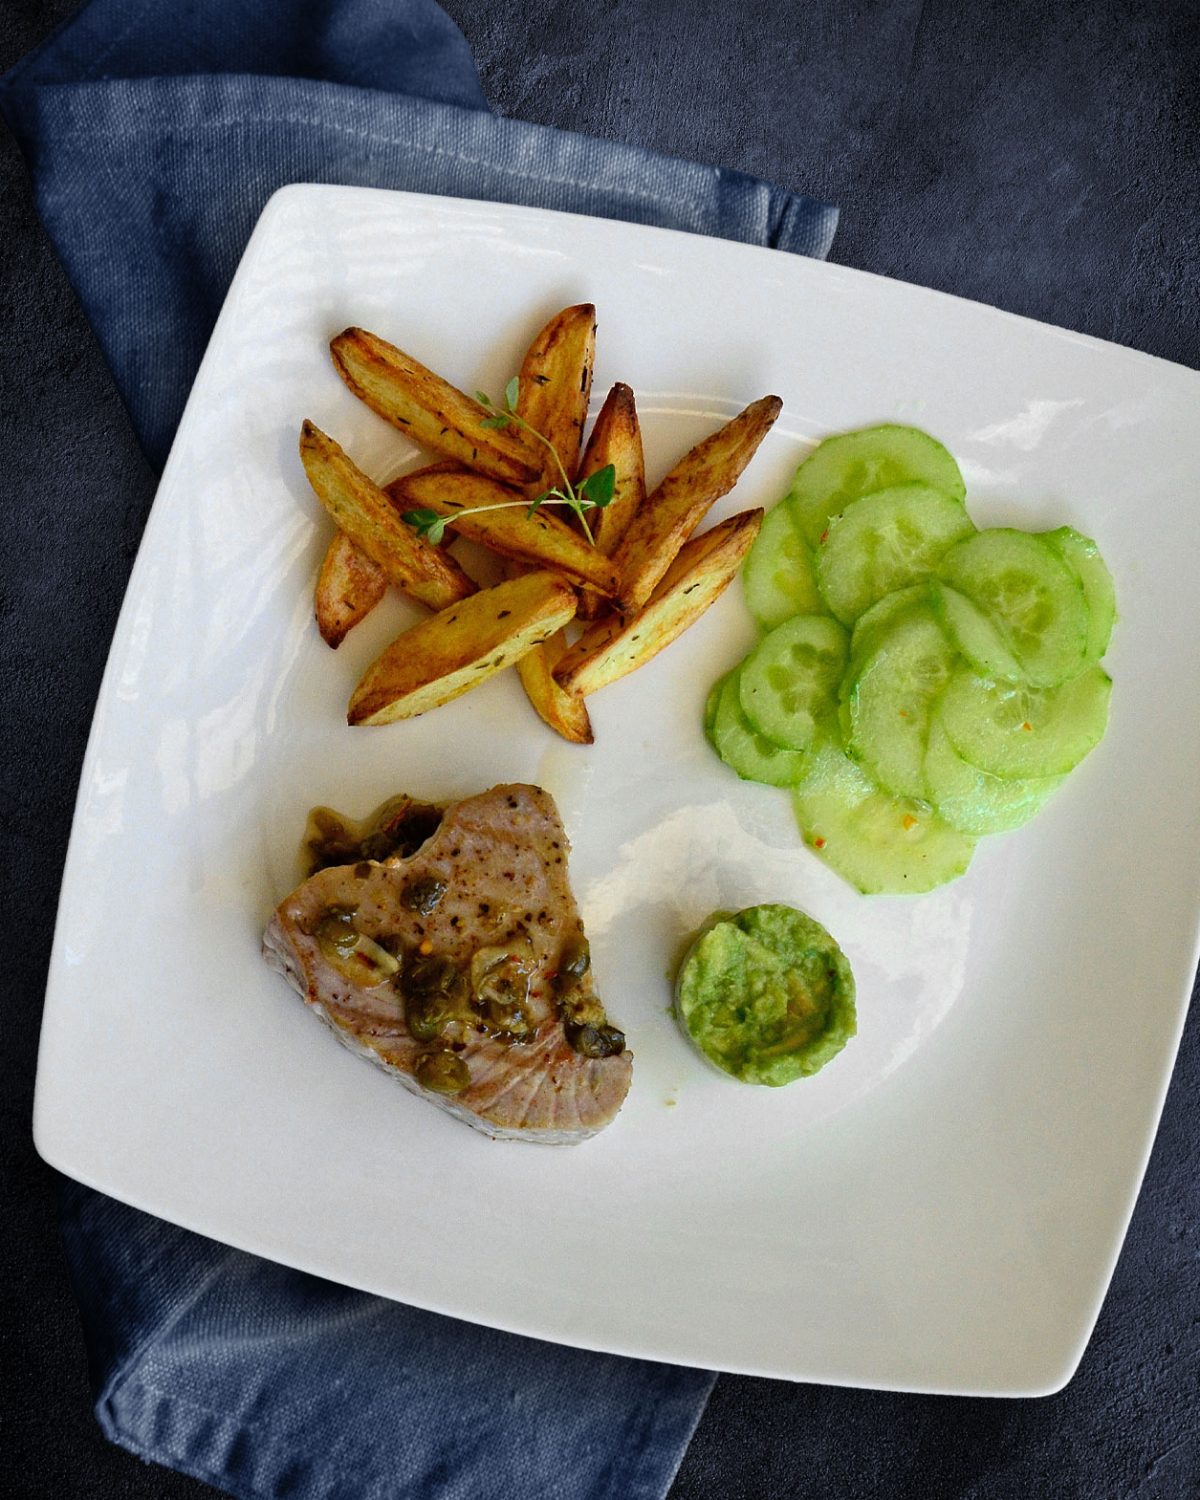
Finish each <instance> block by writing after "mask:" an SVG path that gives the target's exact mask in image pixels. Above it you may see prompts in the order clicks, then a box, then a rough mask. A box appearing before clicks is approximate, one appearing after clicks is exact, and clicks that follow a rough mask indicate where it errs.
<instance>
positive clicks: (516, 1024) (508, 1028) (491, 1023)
mask: <svg viewBox="0 0 1200 1500" xmlns="http://www.w3.org/2000/svg"><path fill="white" fill-rule="evenodd" d="M483 1018H484V1020H485V1021H486V1022H487V1024H488V1027H489V1029H491V1030H493V1031H497V1032H499V1033H500V1034H501V1035H502V1036H507V1037H511V1038H512V1039H513V1040H514V1041H522V1040H524V1038H525V1037H527V1036H528V1035H529V1029H530V1028H529V1021H528V1020H527V1019H526V1016H525V1012H524V1011H523V1010H522V1009H521V1007H520V1006H519V1005H515V1004H509V1005H506V1004H505V1003H504V1002H503V1001H501V1000H488V1001H486V1002H485V1003H484V1006H483Z"/></svg>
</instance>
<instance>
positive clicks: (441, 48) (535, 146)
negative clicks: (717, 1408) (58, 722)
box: [0, 0, 836, 1500]
mask: <svg viewBox="0 0 1200 1500" xmlns="http://www.w3.org/2000/svg"><path fill="white" fill-rule="evenodd" d="M0 108H3V111H4V114H5V116H6V118H7V120H8V122H9V124H10V126H11V128H12V129H13V131H14V133H15V134H16V136H17V138H18V140H19V141H20V143H21V145H22V148H23V150H24V152H25V154H26V157H27V159H28V160H29V162H30V166H31V171H32V174H33V181H34V188H35V193H36V200H37V204H38V208H39V212H40V213H41V216H42V218H43V221H44V223H45V225H46V228H47V230H48V232H49V234H50V237H51V239H52V241H53V243H54V245H55V248H56V249H57V251H58V253H59V256H60V258H61V259H62V261H63V264H64V266H65V267H66V270H67V273H68V275H69V276H70V278H71V281H72V284H73V285H74V287H75V289H76V291H77V293H78V294H79V296H80V299H81V301H82V303H83V306H84V308H85V310H86V312H87V314H88V317H89V319H90V321H91V323H92V326H93V328H94V329H95V331H96V334H97V337H98V339H99V340H100V343H101V346H102V348H103V350H104V352H105V355H106V357H107V359H108V361H109V364H110V366H111V368H112V370H113V373H114V376H115V378H116V381H117V384H118V387H119V389H120V391H121V394H122V396H123V398H124V400H125V403H126V405H127V407H128V409H129V412H130V415H131V418H132V420H133V423H134V426H135V428H136V430H137V432H138V435H139V438H140V440H141V442H142V445H143V448H144V450H145V452H146V454H147V457H148V458H149V459H150V461H151V462H152V463H153V464H155V465H156V466H159V467H161V465H162V463H163V461H164V460H165V458H166V454H167V451H168V449H169V447H170V443H171V439H172V436H173V433H174V430H175V426H176V423H177V421H178V418H179V415H180V412H181V411H182V409H183V404H184V401H185V400H186V397H187V393H188V389H189V387H190V385H191V381H192V378H193V376H194V374H195V370H196V367H197V365H198V363H199V360H200V357H201V355H202V353H203V351H204V346H205V343H206V341H207V338H208V335H209V332H210V331H211V328H212V325H213V323H214V321H215V319H216V315H217V312H218V311H219V308H220V305H221V301H222V299H223V297H224V294H225V290H226V287H227V286H228V283H229V280H230V278H231V277H232V274H233V271H234V269H235V267H236V264H237V260H238V257H239V256H240V254H241V251H242V248H243V247H244V245H245V242H246V240H247V238H248V237H249V234H250V231H251V229H252V228H253V225H254V222H255V220H256V218H257V216H258V214H259V212H260V211H261V209H262V206H263V204H264V203H265V202H266V200H267V198H268V197H269V196H270V194H271V193H272V192H273V191H274V190H275V189H276V188H278V187H280V186H282V185H284V184H286V183H290V182H304V181H307V182H314V181H316V182H336V183H346V184H364V185H369V186H375V187H390V188H403V189H407V190H409V191H417V192H431V193H445V194H453V195H457V196H463V197H474V198H487V199H493V200H499V201H506V202H520V203H526V204H532V205H537V206H543V207H547V208H556V209H562V210H566V211H573V212H581V213H590V214H600V215H605V216H608V217H612V218H620V219H630V220H635V221H638V222H642V223H650V224H660V225H665V226H669V227H673V228H679V229H687V230H692V231H694V232H698V233H706V234H715V235H720V236H724V237H726V238H731V239H739V240H745V241H749V242H752V243H757V244H765V245H773V246H775V247H777V248H779V249H784V250H792V251H796V252H799V253H806V254H811V255H824V254H826V253H827V251H828V248H829V244H830V242H831V240H832V236H833V231H834V227H835V224H836V210H834V209H833V208H831V207H829V206H828V205H825V204H821V203H817V202H814V201H813V200H811V199H808V198H804V197H801V196H799V195H796V194H793V193H789V192H787V191H785V190H783V189H781V188H778V187H774V186H771V185H769V184H766V183H762V182H759V181H756V180H755V179H752V178H749V177H746V176H744V175H743V174H740V173H736V172H730V171H724V170H721V169H716V168H710V167H702V166H698V165H694V164H691V163H686V162H681V161H675V160H671V159H668V158H665V157H661V156H658V155H655V154H653V153H650V152H647V151H643V150H640V149H637V148H633V147H626V146H620V145H616V144H613V143H609V142H601V141H596V140H590V139H587V138H584V137H581V136H575V135H571V134H567V133H564V132H559V131H552V130H548V129H544V128H542V127H538V126H534V125H528V124H524V123H522V122H518V121H512V120H500V119H496V118H495V117H493V116H492V115H490V114H488V113H487V112H486V104H485V101H484V99H483V95H482V92H481V90H480V87H479V82H478V78H477V76H476V72H475V68H474V64H473V62H472V59H471V55H470V51H469V49H468V47H467V44H466V42H465V40H464V38H463V37H462V35H461V34H460V33H459V31H458V30H457V28H456V27H455V26H454V25H453V23H452V22H451V21H450V20H449V18H448V17H447V16H446V15H445V13H444V12H443V11H441V10H440V8H439V7H438V6H437V5H436V4H434V3H433V0H256V3H254V4H250V5H247V4H244V3H242V0H211V3H209V4H208V5H197V4H183V5H179V6H171V7H165V6H162V5H161V4H159V3H156V0H93V3H92V4H91V5H90V6H88V7H87V8H86V9H84V10H83V11H82V12H81V13H80V14H79V15H78V16H77V17H76V18H75V19H74V20H72V21H71V22H69V23H68V24H67V25H66V26H65V27H64V28H63V29H61V30H60V31H59V32H58V33H57V34H56V35H55V36H54V37H52V38H51V40H50V41H49V42H48V43H47V44H46V45H45V46H44V47H43V48H41V49H40V50H39V51H37V52H35V53H33V54H32V55H31V56H30V57H28V58H26V59H25V60H24V61H23V62H22V63H21V64H20V65H19V66H18V67H17V68H16V69H14V70H13V72H11V73H10V74H9V75H8V76H7V78H5V79H4V80H3V81H2V82H0ZM89 503H92V504H94V503H102V501H100V500H98V498H97V497H92V498H91V499H90V500H89ZM118 503H119V502H118ZM529 1149H532V1148H529ZM63 1234H64V1243H65V1247H66V1252H67V1258H68V1262H69V1265H70V1269H71V1274H72V1279H73V1284H74V1287H75V1290H76V1294H77V1296H78V1299H79V1303H80V1307H81V1311H82V1314H83V1321H84V1330H85V1336H86V1340H87V1345H88V1354H89V1363H90V1367H91V1372H92V1379H93V1385H94V1389H95V1394H96V1414H97V1417H98V1419H99V1421H100V1424H101V1427H102V1428H103V1430H104V1432H105V1434H106V1436H107V1437H109V1438H110V1439H111V1440H112V1441H113V1442H116V1443H119V1444H120V1445H122V1446H123V1447H126V1448H128V1449H130V1450H131V1451H132V1452H134V1453H137V1454H139V1455H140V1456H141V1457H143V1458H147V1459H151V1460H153V1461H155V1462H158V1463H162V1464H166V1465H168V1466H169V1467H172V1468H176V1469H180V1470H182V1471H184V1472H187V1473H189V1474H192V1475H194V1476H196V1477H197V1478H199V1479H202V1480H205V1481H207V1482H208V1483H210V1484H212V1485H215V1486H217V1487H218V1488H220V1489H223V1490H226V1491H228V1492H229V1493H231V1494H234V1495H238V1496H247V1497H249V1496H255V1497H258V1496H284V1495H287V1496H292V1497H298V1500H318V1497H319V1500H343V1497H345V1500H349V1497H355V1500H373V1497H384V1496H387V1497H389V1500H395V1497H420V1500H425V1497H450V1500H455V1497H461V1500H486V1497H490V1496H494V1495H495V1496H499V1495H504V1496H506V1497H509V1496H511V1497H515V1500H521V1497H525V1496H542V1495H549V1494H554V1495H555V1496H561V1497H563V1500H602V1497H607V1500H642V1497H646V1500H651V1497H658V1496H661V1495H663V1494H665V1492H666V1490H667V1489H668V1487H669V1486H670V1483H671V1480H672V1478H673V1476H674V1473H675V1470H676V1468H677V1467H678V1464H679V1461H680V1459H681V1458H682V1455H683V1451H684V1449H685V1447H686V1445H687V1442H688V1440H689V1438H690V1435H691V1433H692V1431H693V1429H694V1427H695V1424H696V1422H697V1421H698V1420H699V1417H700V1413H701V1411H702V1409H703V1406H704V1402H705V1400H706V1399H707V1395H708V1392H709V1390H710V1388H711V1384H712V1379H713V1377H712V1376H711V1375H710V1374H708V1373H707V1372H703V1371H695V1370H683V1369H676V1368H674V1367H671V1366H668V1365H659V1364H654V1363H650V1362H647V1361H641V1360H630V1359H619V1358H615V1357H611V1356H605V1355H597V1354H591V1353H584V1352H581V1351H577V1350H572V1349H565V1348H560V1347H557V1346H554V1345H548V1344H543V1343H540V1342H538V1341H536V1340H532V1339H525V1338H519V1337H517V1336H514V1335H510V1334H501V1333H497V1332H495V1331H493V1330H488V1329H482V1328H476V1327H472V1326H470V1325H467V1324H463V1323H460V1322H458V1321H456V1320H454V1319H451V1318H444V1317H439V1316H436V1315H434V1314H430V1313H424V1312H420V1311H418V1310H416V1309H413V1308H409V1307H404V1306H401V1305H398V1304H396V1303H392V1302H388V1301H385V1300H383V1299H380V1298H375V1297H368V1296H365V1295H364V1294H362V1293H358V1292H353V1291H349V1290H347V1289H345V1288H342V1287H338V1286H335V1285H332V1284H330V1283H328V1282H324V1281H321V1280H319V1279H317V1278H314V1277H311V1276H306V1275H303V1274H301V1273H299V1272H296V1271H292V1270H288V1269H286V1268H284V1267H280V1266H275V1265H272V1264H270V1263H267V1262H264V1261H261V1260H258V1259H256V1258H255V1257H253V1256H249V1255H245V1254H243V1253H242V1252H239V1251H236V1250H231V1249H229V1248H227V1247H225V1246H221V1245H218V1244H215V1243H214V1242H212V1241H210V1240H206V1239H204V1238H202V1237H200V1236H199V1235H195V1234H191V1233H188V1232H187V1231H184V1230H182V1229H178V1228H176V1227H175V1226H172V1225H169V1224H165V1223H162V1222H161V1221H159V1220H156V1219H153V1218H151V1217H150V1216H148V1215H146V1214H143V1213H140V1212H138V1211H137V1210H135V1209H132V1208H129V1207H127V1206H125V1205H123V1204H119V1203H116V1202H113V1201H112V1200H110V1199H108V1198H105V1197H103V1196H101V1195H100V1194H97V1193H95V1192H92V1191H90V1190H89V1189H87V1188H84V1187H82V1186H80V1185H78V1184H75V1183H64V1184H63Z"/></svg>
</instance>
